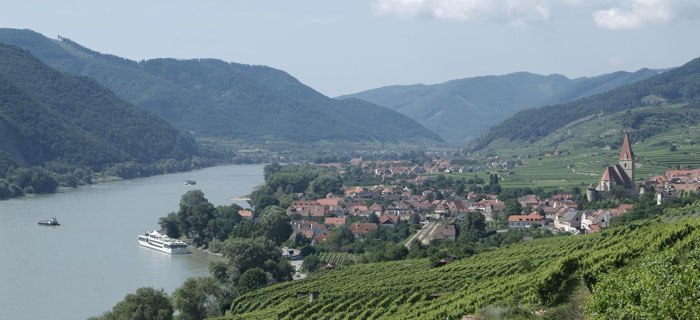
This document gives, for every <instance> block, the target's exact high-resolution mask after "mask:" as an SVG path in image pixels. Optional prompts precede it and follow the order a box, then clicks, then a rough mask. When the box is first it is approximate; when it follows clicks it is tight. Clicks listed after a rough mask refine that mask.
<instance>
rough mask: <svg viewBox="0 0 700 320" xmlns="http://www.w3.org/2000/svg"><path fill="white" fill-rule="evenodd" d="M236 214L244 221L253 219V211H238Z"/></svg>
mask: <svg viewBox="0 0 700 320" xmlns="http://www.w3.org/2000/svg"><path fill="white" fill-rule="evenodd" d="M238 214H239V215H240V216H241V217H243V218H246V219H252V218H253V211H250V210H239V211H238Z"/></svg>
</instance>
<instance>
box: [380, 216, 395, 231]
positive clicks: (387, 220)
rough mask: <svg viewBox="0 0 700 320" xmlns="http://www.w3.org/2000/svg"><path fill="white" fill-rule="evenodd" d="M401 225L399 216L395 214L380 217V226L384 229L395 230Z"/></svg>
mask: <svg viewBox="0 0 700 320" xmlns="http://www.w3.org/2000/svg"><path fill="white" fill-rule="evenodd" d="M398 223H399V216H397V215H393V214H385V215H382V216H380V217H379V224H380V225H381V226H382V227H389V228H393V227H395V226H396V225H397V224H398Z"/></svg>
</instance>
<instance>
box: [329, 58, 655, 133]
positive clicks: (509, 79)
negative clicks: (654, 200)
mask: <svg viewBox="0 0 700 320" xmlns="http://www.w3.org/2000/svg"><path fill="white" fill-rule="evenodd" d="M658 73H659V72H658V71H655V70H649V69H642V70H639V71H637V72H634V73H629V72H622V71H620V72H615V73H610V74H605V75H600V76H596V77H591V78H586V77H584V78H576V79H569V78H567V77H565V76H562V75H548V76H544V75H538V74H532V73H527V72H518V73H512V74H508V75H503V76H483V77H474V78H465V79H458V80H452V81H448V82H445V83H440V84H433V85H423V84H417V85H406V86H389V87H383V88H378V89H372V90H367V91H363V92H359V93H356V94H351V95H346V96H341V97H339V98H340V99H346V98H359V99H362V100H366V101H369V102H372V103H376V104H378V105H381V106H385V107H387V108H390V109H393V110H396V111H398V112H400V113H402V114H404V115H407V116H409V117H411V118H412V119H415V120H417V121H418V122H420V123H422V124H423V125H425V126H426V127H427V128H428V129H431V130H433V131H435V132H437V133H438V134H439V135H440V136H441V137H443V138H444V139H445V140H446V141H448V142H449V143H450V144H452V145H458V146H461V145H464V144H465V143H468V142H470V141H472V140H473V139H475V138H477V137H478V136H479V135H481V134H483V133H484V132H486V131H487V130H488V129H489V128H490V127H491V126H494V125H496V124H498V123H499V122H501V121H503V120H505V119H507V118H508V117H510V116H511V115H513V114H515V113H516V112H518V111H520V110H525V109H529V108H534V107H539V106H546V105H552V104H560V103H564V102H569V101H573V100H576V99H580V98H583V97H587V96H591V95H595V94H599V93H602V92H606V91H609V90H611V89H613V88H617V87H619V86H623V85H626V84H629V83H633V82H636V81H639V80H642V79H646V78H649V77H651V76H654V75H657V74H658Z"/></svg>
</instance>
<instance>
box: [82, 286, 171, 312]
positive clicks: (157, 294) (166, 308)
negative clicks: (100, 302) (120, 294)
mask: <svg viewBox="0 0 700 320" xmlns="http://www.w3.org/2000/svg"><path fill="white" fill-rule="evenodd" d="M173 312H174V310H173V306H172V304H171V303H170V299H169V298H168V295H167V294H166V293H165V291H163V289H159V290H156V289H153V288H148V287H145V288H139V289H137V290H136V293H130V294H127V295H126V297H124V300H122V301H120V302H118V303H117V304H116V305H115V306H114V307H113V308H112V311H108V312H106V313H104V314H103V315H102V316H100V317H92V318H90V320H172V319H173Z"/></svg>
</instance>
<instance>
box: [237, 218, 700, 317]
mask: <svg viewBox="0 0 700 320" xmlns="http://www.w3.org/2000/svg"><path fill="white" fill-rule="evenodd" d="M697 207H698V206H697V205H696V206H695V207H693V209H692V211H697ZM685 214H686V215H684V216H682V217H680V218H678V217H677V218H675V219H673V220H672V221H671V220H665V221H662V220H660V219H657V220H654V221H645V222H642V223H638V224H633V225H628V226H625V227H621V228H616V229H611V230H608V231H606V232H603V233H599V234H592V235H584V236H571V237H556V238H547V239H539V240H533V241H528V242H523V243H518V244H514V245H511V246H508V247H505V248H501V249H498V250H493V251H489V252H484V253H480V254H476V255H473V256H471V257H469V258H464V259H461V260H458V261H456V262H453V263H450V264H448V265H445V266H443V267H437V268H431V266H430V262H429V261H428V260H426V259H422V260H405V261H395V262H387V263H378V264H364V265H355V266H351V267H347V268H344V269H342V270H335V271H328V272H322V273H319V274H317V275H314V276H312V277H310V278H307V279H305V280H301V281H295V282H288V283H282V284H278V285H274V286H270V287H267V288H263V289H260V290H257V291H254V292H251V293H249V294H246V295H243V296H241V297H239V298H237V299H236V300H235V301H234V303H233V306H232V310H231V315H230V316H229V317H228V318H226V319H461V317H462V316H463V315H468V314H475V313H478V312H479V311H480V310H481V309H482V308H485V307H487V306H493V305H501V304H508V305H513V304H519V305H524V306H528V307H530V308H537V309H540V308H544V309H546V308H547V307H549V306H552V305H553V304H557V303H560V302H561V301H566V300H567V298H568V296H567V295H568V294H569V293H570V288H569V287H568V285H567V284H570V283H571V282H572V281H575V282H577V283H584V284H585V285H586V286H588V287H592V288H594V289H593V292H594V295H595V283H597V282H598V281H600V280H601V279H602V278H604V277H605V276H606V274H607V273H608V272H609V271H611V270H616V269H619V268H624V267H630V268H634V266H635V265H636V261H637V260H638V259H640V258H641V257H648V256H653V255H654V254H657V253H659V252H666V251H670V250H680V249H691V247H694V246H695V244H697V243H700V242H698V241H699V240H700V219H697V218H696V217H695V216H692V215H688V214H687V213H685ZM679 246H683V248H678V247H679ZM565 288H569V289H565ZM583 290H585V289H583ZM312 292H317V293H318V297H317V299H315V300H314V301H313V302H310V299H309V293H312Z"/></svg>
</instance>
